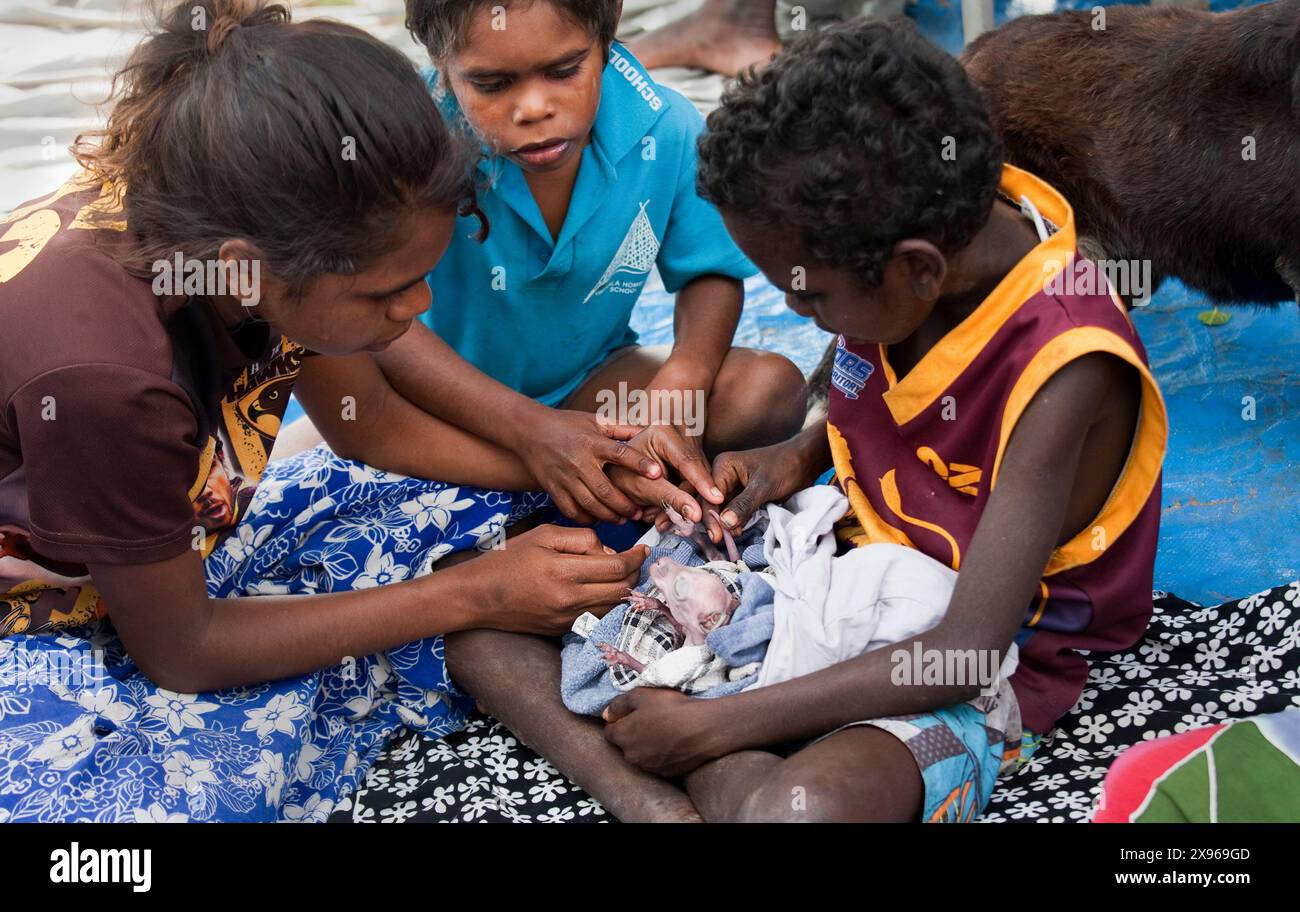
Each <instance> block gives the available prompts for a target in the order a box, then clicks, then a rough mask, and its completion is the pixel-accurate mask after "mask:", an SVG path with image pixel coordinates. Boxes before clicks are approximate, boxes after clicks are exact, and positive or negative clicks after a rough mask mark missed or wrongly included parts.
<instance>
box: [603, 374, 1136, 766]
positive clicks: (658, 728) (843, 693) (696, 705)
mask: <svg viewBox="0 0 1300 912" xmlns="http://www.w3.org/2000/svg"><path fill="white" fill-rule="evenodd" d="M1121 370H1123V368H1122V367H1121V366H1119V365H1118V362H1115V361H1114V360H1113V359H1109V358H1106V357H1102V356H1089V357H1085V358H1082V359H1080V360H1078V361H1076V362H1073V363H1072V364H1070V365H1068V366H1067V367H1066V368H1064V369H1062V370H1061V371H1060V372H1059V373H1058V374H1057V375H1056V376H1055V377H1053V378H1052V379H1051V380H1050V381H1049V382H1048V383H1047V385H1046V386H1044V387H1043V389H1042V390H1040V391H1039V393H1038V395H1036V396H1035V397H1034V399H1033V401H1032V402H1031V403H1030V405H1029V407H1028V408H1027V409H1026V410H1025V412H1024V414H1023V416H1022V417H1021V419H1020V421H1019V422H1018V424H1017V426H1016V429H1015V431H1014V432H1013V434H1012V437H1011V440H1010V442H1009V444H1008V446H1007V450H1006V455H1005V456H1004V459H1003V465H1002V470H1001V472H1000V475H999V480H998V485H997V487H996V489H995V490H994V492H993V494H992V495H991V496H990V498H989V502H988V506H987V508H986V509H985V512H984V515H983V517H982V518H981V520H980V523H979V526H978V528H977V529H976V532H975V535H974V537H973V539H972V541H971V545H970V548H969V551H968V553H967V555H966V557H965V559H964V561H963V564H962V569H961V573H960V575H959V577H958V580H957V586H956V588H955V590H954V592H953V595H952V600H951V602H950V603H949V607H948V612H947V614H946V615H945V617H944V619H943V621H941V622H940V624H939V625H938V626H937V627H935V628H934V629H932V630H929V631H926V632H925V633H923V634H921V635H920V636H918V637H913V638H911V639H908V640H905V641H903V642H901V643H898V644H896V646H894V647H890V648H885V649H878V650H874V651H872V652H868V653H865V654H863V655H861V656H858V657H856V658H853V659H850V660H848V661H845V662H841V663H839V664H838V665H834V666H832V667H830V668H826V669H823V670H822V671H818V672H815V673H813V674H809V675H806V676H804V677H801V678H797V679H795V680H792V681H786V682H783V683H781V684H776V685H772V686H770V687H765V688H762V689H760V690H755V691H750V692H743V693H740V694H736V695H734V696H730V697H724V698H721V699H718V700H690V699H689V698H685V697H682V695H680V694H676V693H674V692H657V693H656V692H649V691H647V692H645V693H635V692H634V693H633V694H631V695H629V696H626V697H621V698H619V700H617V701H615V704H612V705H611V706H610V709H609V711H608V716H607V717H608V718H610V719H611V720H613V721H611V724H610V725H609V726H608V727H607V735H608V736H609V737H610V739H611V740H613V741H614V742H615V743H617V744H619V745H620V746H621V747H623V749H624V751H625V753H627V755H628V758H629V759H630V760H632V762H634V763H637V764H638V765H641V766H644V767H645V768H647V769H650V770H652V771H656V772H659V773H661V774H663V775H669V774H672V773H680V772H683V771H689V769H693V768H694V767H695V766H697V765H698V764H699V763H700V762H702V761H703V760H705V759H711V758H714V757H720V756H723V755H725V754H729V753H732V752H734V751H737V750H742V749H746V748H751V747H761V746H766V745H770V744H777V743H782V742H785V741H790V740H795V739H801V738H809V737H815V736H817V735H821V734H825V733H826V732H828V731H831V730H833V729H835V728H837V727H838V726H841V725H845V724H847V723H850V722H855V721H859V720H862V719H874V718H881V717H885V716H893V715H898V714H905V713H918V712H926V711H929V710H933V709H938V708H941V707H944V706H951V705H954V704H956V703H960V702H963V701H965V700H969V699H971V698H972V697H974V696H976V694H977V693H978V690H979V685H978V683H974V682H972V683H967V684H943V685H913V686H907V687H902V686H897V685H895V684H894V682H893V680H892V672H893V663H892V661H891V656H892V654H893V653H894V651H895V650H896V649H903V650H908V651H910V650H911V647H912V643H913V642H916V641H921V642H922V644H923V647H924V648H925V649H934V650H948V649H958V650H970V649H977V650H990V651H992V650H996V651H997V653H998V654H999V656H1001V655H1005V653H1006V650H1007V649H1008V647H1009V646H1010V644H1011V640H1012V638H1013V637H1014V636H1015V634H1016V631H1017V630H1018V629H1019V627H1020V625H1021V623H1022V622H1023V620H1024V615H1025V610H1026V608H1027V606H1028V605H1029V604H1030V601H1031V599H1032V597H1033V594H1034V591H1035V589H1036V587H1037V585H1038V580H1039V578H1040V577H1041V574H1042V571H1043V567H1044V566H1046V564H1047V560H1048V557H1049V556H1050V554H1051V552H1052V550H1053V549H1054V548H1055V547H1056V545H1057V543H1058V541H1059V540H1060V537H1061V533H1062V525H1063V520H1064V517H1065V515H1066V511H1067V508H1068V507H1069V505H1070V502H1071V494H1072V492H1073V491H1074V490H1075V485H1076V478H1077V476H1078V472H1079V464H1080V461H1079V460H1080V453H1081V452H1082V449H1083V444H1084V440H1085V438H1086V437H1087V433H1088V430H1089V428H1090V427H1091V426H1092V425H1093V423H1095V422H1096V421H1097V420H1099V418H1100V416H1101V415H1102V413H1103V410H1104V409H1105V407H1106V400H1107V395H1108V393H1109V392H1110V391H1111V390H1112V388H1115V387H1113V384H1115V383H1117V382H1119V381H1118V380H1117V378H1119V377H1120V376H1121V374H1120V371H1121ZM677 697H682V699H681V700H678V699H676V698H677ZM683 701H684V702H683ZM642 713H646V715H645V716H643V717H642V718H641V719H640V720H638V719H637V716H638V715H640V714H642ZM665 720H667V724H665Z"/></svg>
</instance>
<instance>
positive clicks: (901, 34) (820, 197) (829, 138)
mask: <svg viewBox="0 0 1300 912" xmlns="http://www.w3.org/2000/svg"><path fill="white" fill-rule="evenodd" d="M699 150H700V163H699V171H698V176H697V185H698V189H699V192H700V195H701V196H703V197H705V198H706V199H708V200H710V201H712V202H713V203H714V204H715V205H717V206H718V207H720V208H722V209H726V210H729V211H731V212H734V213H735V214H736V215H738V216H740V217H741V218H744V219H750V220H753V221H755V222H756V223H758V224H761V225H768V226H772V227H774V228H779V229H780V230H781V231H783V232H794V233H795V235H796V236H797V237H798V238H799V239H800V240H801V241H802V242H803V244H804V245H805V246H806V247H807V248H808V251H809V253H810V254H811V255H812V256H813V257H815V258H816V259H817V260H818V261H819V262H821V263H824V264H826V265H828V266H830V267H832V268H836V269H842V270H845V271H850V272H853V273H855V274H856V275H857V276H858V277H859V280H860V282H861V283H862V284H863V285H864V286H866V287H874V286H876V285H878V284H879V283H880V281H881V278H882V275H883V271H884V267H885V264H886V263H887V262H888V261H889V258H890V256H891V255H892V251H893V247H894V244H895V243H897V242H898V241H900V240H902V239H904V238H909V237H914V238H925V239H927V240H929V241H931V242H932V243H933V244H934V245H935V246H936V247H938V248H939V249H940V250H942V251H943V252H944V253H953V252H955V251H957V250H960V249H961V248H962V247H964V246H966V244H968V243H970V241H971V240H972V239H973V238H974V237H975V234H976V233H977V232H978V231H979V230H980V228H982V227H983V226H984V223H985V222H986V221H988V217H989V212H990V210H991V209H992V207H993V198H994V196H995V194H996V193H997V188H998V182H999V180H1000V177H1001V171H1002V152H1001V149H1000V147H999V145H998V141H997V138H996V136H995V135H994V132H993V128H992V126H991V125H990V123H989V116H988V112H987V111H986V110H985V108H984V103H983V101H982V100H981V98H980V96H979V93H978V92H977V91H976V89H975V87H974V86H973V85H972V84H971V82H970V80H969V79H967V78H966V74H965V72H964V71H963V70H962V68H961V64H959V63H958V62H957V61H956V60H955V59H954V58H952V57H951V56H949V55H948V54H945V53H944V52H943V51H941V50H940V49H939V48H937V47H935V46H934V45H933V44H931V43H930V42H929V41H927V40H926V39H925V38H924V37H923V36H922V35H921V34H920V33H919V32H918V31H917V29H916V27H915V26H914V25H913V24H912V23H911V21H910V20H907V19H902V18H899V19H894V20H890V21H886V22H880V21H875V22H864V21H850V22H846V23H843V24H840V25H834V26H830V27H828V28H826V29H824V30H821V31H818V32H814V33H811V34H809V35H806V36H804V37H802V38H800V39H799V40H797V41H795V42H794V43H792V44H791V46H790V47H789V48H788V49H787V50H786V51H785V52H784V53H782V54H781V55H780V56H778V57H777V58H776V60H774V61H773V62H772V63H771V64H769V65H768V66H766V67H764V68H763V69H762V70H760V71H758V72H757V73H754V72H752V71H751V72H750V73H748V74H745V75H742V76H741V78H740V79H739V81H738V82H737V83H736V84H735V85H734V86H733V87H732V88H731V89H730V90H729V91H728V92H727V93H726V94H725V95H724V96H723V100H722V105H721V107H719V108H718V109H717V110H715V111H714V112H713V113H712V114H710V115H709V118H708V127H707V129H706V130H705V132H704V133H703V134H702V135H701V136H700V140H699Z"/></svg>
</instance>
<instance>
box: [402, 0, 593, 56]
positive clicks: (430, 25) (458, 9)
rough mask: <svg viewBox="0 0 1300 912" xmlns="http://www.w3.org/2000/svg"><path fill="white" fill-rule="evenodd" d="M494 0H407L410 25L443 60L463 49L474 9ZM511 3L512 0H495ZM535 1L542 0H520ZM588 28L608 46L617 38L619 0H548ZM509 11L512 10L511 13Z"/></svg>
mask: <svg viewBox="0 0 1300 912" xmlns="http://www.w3.org/2000/svg"><path fill="white" fill-rule="evenodd" d="M489 2H491V0H406V28H407V30H408V31H410V33H411V35H412V36H413V37H414V38H415V40H416V41H418V42H420V44H422V45H424V47H425V49H426V50H427V51H428V52H429V57H430V58H431V59H432V60H433V61H434V62H441V61H443V60H445V59H446V58H447V56H448V55H449V54H452V53H454V52H455V51H457V50H459V49H460V48H461V47H462V46H463V45H464V41H465V33H466V32H467V31H468V30H469V21H470V17H471V16H472V15H473V13H474V11H475V10H477V9H479V8H480V7H483V6H486V5H487V4H488V3H489ZM495 2H496V5H499V6H502V7H505V8H506V9H507V10H508V9H509V7H510V4H511V0H495ZM516 2H526V3H535V2H538V0H516ZM544 2H546V3H549V4H551V6H553V7H555V8H556V9H557V10H559V11H560V13H562V14H563V15H565V16H567V17H569V19H571V20H572V21H574V22H576V23H578V24H579V25H581V26H582V27H583V28H584V29H586V30H587V34H589V35H590V36H591V37H592V38H595V39H596V41H598V42H599V43H600V44H601V45H603V46H604V47H609V45H610V44H611V43H613V41H614V33H615V31H616V30H617V29H618V0H544ZM507 15H508V13H507Z"/></svg>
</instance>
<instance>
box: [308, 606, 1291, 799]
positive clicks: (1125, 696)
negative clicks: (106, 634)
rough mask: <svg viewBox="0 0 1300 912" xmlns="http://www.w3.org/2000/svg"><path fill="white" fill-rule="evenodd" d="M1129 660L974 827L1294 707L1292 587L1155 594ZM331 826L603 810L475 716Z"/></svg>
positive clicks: (382, 778)
mask: <svg viewBox="0 0 1300 912" xmlns="http://www.w3.org/2000/svg"><path fill="white" fill-rule="evenodd" d="M1154 603H1155V611H1154V614H1153V617H1152V621H1151V627H1150V629H1149V630H1148V631H1147V635H1146V637H1145V638H1144V639H1143V640H1142V642H1141V643H1139V644H1138V646H1137V648H1135V649H1134V650H1132V651H1129V652H1123V653H1115V654H1108V655H1094V656H1093V665H1092V674H1091V675H1090V677H1089V679H1088V687H1087V689H1086V690H1085V691H1084V693H1083V696H1082V697H1081V698H1080V700H1079V703H1078V705H1077V706H1076V707H1075V708H1074V710H1073V711H1072V712H1071V713H1070V714H1069V715H1068V716H1066V717H1065V719H1063V720H1062V721H1061V724H1060V725H1059V726H1058V727H1057V728H1056V730H1055V731H1053V732H1052V734H1051V736H1050V737H1049V738H1047V739H1044V741H1043V743H1042V745H1041V746H1040V747H1039V748H1038V751H1037V753H1036V754H1035V755H1034V757H1033V759H1032V760H1030V761H1029V762H1028V763H1027V764H1026V765H1025V766H1024V767H1023V768H1021V769H1020V770H1018V771H1016V772H1015V773H1012V774H1010V775H1008V776H1005V777H1004V778H1003V779H1002V781H1001V782H1000V784H999V787H998V789H997V790H996V791H995V792H994V793H993V797H992V800H991V801H990V803H989V806H988V808H987V809H986V811H985V814H984V816H983V817H982V818H981V819H982V820H984V821H989V822H997V821H1040V822H1047V821H1055V822H1068V821H1086V820H1089V819H1090V818H1091V816H1092V813H1093V810H1094V806H1095V804H1096V802H1097V797H1098V795H1099V794H1100V789H1101V780H1102V778H1103V777H1104V776H1105V775H1106V770H1107V768H1108V767H1109V766H1110V763H1111V761H1112V760H1113V759H1114V758H1115V756H1116V755H1117V754H1118V753H1119V752H1120V751H1122V750H1123V749H1124V748H1126V747H1128V746H1129V745H1131V744H1136V743H1138V742H1139V741H1146V740H1150V739H1152V738H1157V737H1160V736H1161V735H1167V734H1173V733H1177V732H1183V731H1187V730H1189V729H1192V728H1198V727H1201V726H1204V725H1208V724H1210V723H1212V722H1216V721H1218V720H1220V719H1225V718H1238V717H1243V716H1252V715H1258V714H1260V713H1269V712H1277V711H1279V710H1281V709H1284V708H1286V707H1288V706H1300V581H1297V582H1294V583H1290V584H1289V585H1284V586H1279V587H1277V588H1275V589H1271V590H1269V591H1267V592H1261V593H1257V594H1256V595H1252V596H1250V597H1248V598H1244V599H1239V600H1237V601H1231V602H1225V603H1224V604H1222V605H1217V606H1211V607H1204V606H1201V605H1197V604H1195V603H1193V602H1187V601H1184V600H1182V599H1179V598H1177V597H1176V596H1173V595H1170V594H1167V593H1164V592H1156V593H1154ZM331 819H332V820H351V821H356V822H367V823H369V822H380V823H399V822H402V821H410V820H416V821H467V822H471V821H497V822H504V821H510V822H518V823H526V822H549V823H596V822H605V821H609V820H610V819H611V818H610V817H609V815H608V814H606V813H605V810H604V808H602V807H601V806H600V804H599V803H598V802H596V801H595V800H593V799H592V798H591V797H589V796H588V795H586V794H585V793H583V792H582V791H581V790H580V789H578V788H577V787H576V786H575V785H573V784H572V783H570V782H569V781H568V780H567V779H565V778H564V777H563V776H561V775H560V774H559V773H558V772H557V771H556V770H555V768H554V767H553V766H551V765H550V764H549V763H547V762H546V761H545V760H543V759H541V758H540V757H538V756H537V755H536V754H534V753H533V752H532V751H530V750H529V749H528V748H526V747H524V746H523V745H521V744H520V743H519V741H518V739H517V738H515V736H514V735H512V734H511V733H510V732H509V731H508V730H507V729H506V728H505V727H504V726H502V725H501V724H500V723H499V722H496V721H495V720H492V719H489V718H487V717H484V716H477V717H475V718H474V719H473V720H472V721H471V723H470V725H469V727H468V728H467V729H465V730H464V731H461V732H458V733H457V734H454V735H451V736H449V737H447V738H444V739H442V740H439V741H433V740H429V739H427V738H423V737H421V736H419V735H414V734H407V735H404V736H401V737H399V738H397V739H396V740H394V741H393V742H392V743H391V744H390V745H389V746H388V748H387V749H386V750H385V751H384V753H383V754H382V755H381V756H380V759H379V761H378V762H377V763H376V764H375V766H374V767H373V768H372V769H371V770H370V773H369V775H368V776H367V777H366V780H365V784H364V786H363V787H362V788H361V789H360V791H358V792H357V793H355V794H354V795H353V796H352V797H351V798H348V799H345V800H344V801H343V802H342V803H341V804H340V805H339V806H338V808H337V809H336V811H335V813H334V815H333V817H332V818H331Z"/></svg>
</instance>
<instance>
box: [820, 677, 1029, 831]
mask: <svg viewBox="0 0 1300 912" xmlns="http://www.w3.org/2000/svg"><path fill="white" fill-rule="evenodd" d="M854 725H871V726H874V727H876V728H880V729H884V730H885V731H887V732H889V733H890V734H891V735H893V736H894V737H896V738H898V740H900V741H902V742H903V744H904V745H905V746H906V747H907V749H908V750H909V751H911V752H912V757H913V758H914V759H915V760H916V765H917V766H918V767H920V770H921V779H922V781H923V783H924V785H925V799H924V803H923V809H922V812H921V820H922V821H923V822H925V823H962V822H967V821H971V820H974V819H975V818H976V817H977V816H979V814H980V812H981V811H983V810H984V806H985V805H986V804H988V801H989V797H990V796H991V795H992V794H993V787H994V784H995V783H996V782H997V779H998V776H999V775H1000V774H1001V773H1004V772H1009V771H1011V770H1013V769H1016V768H1017V767H1019V766H1020V765H1021V764H1023V763H1025V762H1027V761H1028V760H1029V758H1030V757H1031V756H1033V753H1034V751H1035V750H1036V749H1037V747H1038V744H1039V742H1040V741H1041V740H1042V736H1041V735H1035V734H1032V733H1031V732H1029V731H1026V730H1025V729H1024V728H1023V727H1022V726H1021V724H1020V704H1019V703H1018V702H1017V701H1016V695H1015V692H1014V691H1013V690H1012V689H1011V685H1010V684H1008V683H1007V682H1006V680H1005V679H1003V680H1002V683H1001V684H1000V685H999V687H998V691H997V693H995V694H993V695H991V696H985V695H981V696H978V697H976V698H975V699H974V700H971V701H969V702H966V703H958V704H957V705H956V706H948V707H945V708H944V709H939V710H935V711H934V712H928V713H918V714H916V715H910V716H893V717H891V718H887V719H872V720H870V721H866V722H855V723H852V724H851V725H846V726H843V728H840V729H837V730H838V731H843V730H844V729H845V728H852V727H853V726H854ZM832 734H834V732H832ZM827 737H829V736H827Z"/></svg>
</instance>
